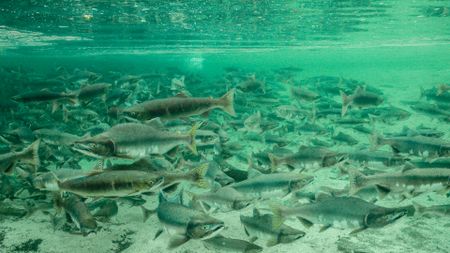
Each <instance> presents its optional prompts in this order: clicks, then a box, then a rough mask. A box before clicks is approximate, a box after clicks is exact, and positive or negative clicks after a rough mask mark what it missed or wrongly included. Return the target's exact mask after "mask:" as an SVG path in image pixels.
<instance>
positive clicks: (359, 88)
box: [355, 86, 366, 95]
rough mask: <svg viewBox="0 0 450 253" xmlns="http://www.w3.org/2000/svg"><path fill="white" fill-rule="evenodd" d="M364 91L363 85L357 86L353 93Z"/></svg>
mask: <svg viewBox="0 0 450 253" xmlns="http://www.w3.org/2000/svg"><path fill="white" fill-rule="evenodd" d="M365 91H366V88H364V87H363V86H358V88H356V90H355V95H358V94H361V93H364V92H365Z"/></svg>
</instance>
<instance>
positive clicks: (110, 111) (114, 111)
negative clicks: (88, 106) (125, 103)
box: [108, 106, 122, 119]
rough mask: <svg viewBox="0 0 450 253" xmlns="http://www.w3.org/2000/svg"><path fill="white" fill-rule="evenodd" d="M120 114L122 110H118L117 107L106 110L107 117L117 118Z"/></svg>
mask: <svg viewBox="0 0 450 253" xmlns="http://www.w3.org/2000/svg"><path fill="white" fill-rule="evenodd" d="M121 113H122V109H120V108H119V107H118V106H111V107H109V108H108V116H110V117H114V118H116V119H117V118H119V115H120V114H121Z"/></svg>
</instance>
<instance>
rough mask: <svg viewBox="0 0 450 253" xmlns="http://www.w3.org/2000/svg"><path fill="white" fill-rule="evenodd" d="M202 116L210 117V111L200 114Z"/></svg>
mask: <svg viewBox="0 0 450 253" xmlns="http://www.w3.org/2000/svg"><path fill="white" fill-rule="evenodd" d="M200 115H201V116H202V117H205V118H208V117H209V111H206V112H204V113H202V114H200Z"/></svg>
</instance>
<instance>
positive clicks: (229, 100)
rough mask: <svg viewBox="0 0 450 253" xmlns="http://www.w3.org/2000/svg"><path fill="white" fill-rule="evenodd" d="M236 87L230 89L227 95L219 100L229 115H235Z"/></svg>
mask: <svg viewBox="0 0 450 253" xmlns="http://www.w3.org/2000/svg"><path fill="white" fill-rule="evenodd" d="M235 91H236V89H231V90H229V91H228V92H227V93H226V94H225V95H223V96H222V97H221V98H220V99H219V101H220V104H221V105H222V109H223V110H224V111H225V112H226V113H228V114H229V115H231V116H233V117H235V116H236V112H235V111H234V93H235Z"/></svg>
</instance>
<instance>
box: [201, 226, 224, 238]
mask: <svg viewBox="0 0 450 253" xmlns="http://www.w3.org/2000/svg"><path fill="white" fill-rule="evenodd" d="M224 228H225V225H224V224H223V223H219V224H216V225H215V226H214V227H213V228H211V229H210V230H209V232H208V234H207V235H206V236H204V237H202V238H201V239H200V240H206V239H210V238H213V237H215V236H216V235H218V234H219V233H220V232H222V230H223V229H224Z"/></svg>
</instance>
